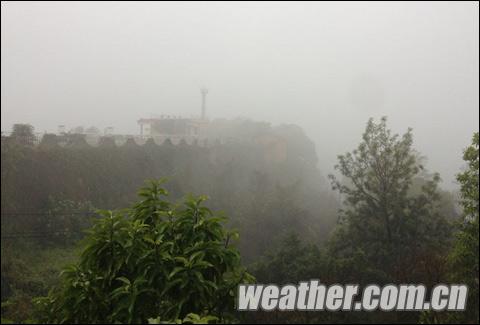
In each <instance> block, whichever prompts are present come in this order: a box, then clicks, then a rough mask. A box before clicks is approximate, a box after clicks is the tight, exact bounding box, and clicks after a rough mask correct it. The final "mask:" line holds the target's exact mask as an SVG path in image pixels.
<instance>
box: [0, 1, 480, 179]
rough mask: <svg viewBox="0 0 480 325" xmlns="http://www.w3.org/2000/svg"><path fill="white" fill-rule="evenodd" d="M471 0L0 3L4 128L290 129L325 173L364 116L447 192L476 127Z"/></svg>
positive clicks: (474, 9)
mask: <svg viewBox="0 0 480 325" xmlns="http://www.w3.org/2000/svg"><path fill="white" fill-rule="evenodd" d="M478 9H479V8H478V3H474V2H457V3H453V2H452V3H399V2H397V3H354V4H352V3H302V2H294V3H293V2H290V3H289V2H281V3H271V2H269V3H266V2H265V3H263V2H262V3H208V2H203V3H150V2H149V3H147V2H145V3H126V2H123V3H119V2H118V3H53V2H52V3H25V2H24V3H14V2H2V13H1V18H2V22H1V27H2V31H1V37H2V39H1V47H2V50H1V54H2V61H1V68H2V72H1V84H2V86H1V87H2V88H1V93H2V94H1V106H2V110H1V117H2V122H1V128H2V131H3V132H8V131H9V130H10V129H11V126H12V124H13V123H30V124H32V125H33V126H34V127H35V129H36V131H37V132H44V131H47V132H56V130H57V126H58V125H60V124H65V125H66V126H67V128H73V127H75V126H78V125H83V126H86V127H88V126H91V125H94V126H97V127H99V128H100V129H103V128H104V127H106V126H113V127H114V128H115V132H116V133H129V134H136V133H138V132H139V129H138V125H137V120H138V119H139V118H142V117H150V116H151V115H160V114H172V115H182V116H191V115H199V114H200V99H201V97H200V91H199V89H200V87H202V86H206V87H208V88H209V90H210V91H209V94H208V97H207V115H208V116H209V118H211V119H215V118H235V117H238V116H241V117H247V118H252V119H254V120H263V121H267V122H271V123H272V124H281V123H294V124H298V125H299V126H301V127H302V128H303V129H304V130H305V132H306V133H307V135H308V136H310V137H311V138H312V140H313V141H315V143H316V146H317V153H318V156H319V166H320V168H321V170H322V172H324V173H328V172H331V171H332V170H333V165H334V164H335V162H336V155H337V154H340V153H344V152H346V151H350V150H351V149H353V148H354V147H355V146H356V145H357V144H358V143H359V142H360V140H361V138H360V136H361V133H362V131H363V129H364V127H365V124H366V122H367V119H368V118H369V117H375V118H379V117H381V116H383V115H386V116H388V118H389V125H390V126H391V127H392V128H393V129H394V130H395V131H396V132H403V131H405V130H406V129H407V127H412V128H413V129H414V140H415V147H416V148H417V149H418V150H419V151H421V152H422V153H423V154H424V155H426V156H427V157H428V163H427V167H428V168H429V169H430V170H432V171H438V172H440V174H441V176H442V178H443V179H444V182H443V186H444V187H445V188H455V187H456V185H455V184H454V174H455V173H456V172H458V170H459V168H460V167H461V166H462V160H461V153H462V148H464V147H465V146H467V145H468V144H469V143H470V139H471V136H472V134H473V132H474V131H476V130H478V127H479V122H478V118H479V113H478V112H479V109H478V107H479V95H478V88H479V82H478V80H479V79H478V78H479V65H478V62H479V52H478V48H479V41H478V39H479V26H478V19H479V17H478V15H479V11H478Z"/></svg>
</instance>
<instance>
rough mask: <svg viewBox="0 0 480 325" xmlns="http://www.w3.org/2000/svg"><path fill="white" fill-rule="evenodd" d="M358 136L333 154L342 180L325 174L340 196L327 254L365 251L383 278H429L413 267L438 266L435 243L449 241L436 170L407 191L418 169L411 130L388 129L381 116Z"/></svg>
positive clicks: (437, 268)
mask: <svg viewBox="0 0 480 325" xmlns="http://www.w3.org/2000/svg"><path fill="white" fill-rule="evenodd" d="M362 140H363V141H362V142H361V143H360V145H359V146H358V148H357V149H355V150H353V152H351V153H346V154H345V155H340V156H338V160H339V163H338V165H337V166H336V169H337V170H338V171H339V172H340V173H341V174H342V176H343V179H342V180H339V179H337V178H336V177H335V176H333V175H330V178H331V180H332V185H333V188H334V189H336V190H339V191H340V193H342V195H343V196H344V202H343V205H344V207H343V209H342V210H341V211H340V213H341V215H340V223H341V226H340V227H338V229H337V232H336V234H335V236H334V238H333V240H332V241H331V249H332V253H334V254H335V255H336V256H338V257H339V261H340V260H341V259H342V257H345V258H348V257H350V256H353V255H357V254H360V255H361V256H365V257H366V258H367V260H368V261H369V263H371V265H372V267H374V268H375V269H377V270H378V271H379V272H380V271H381V272H384V280H385V281H388V280H393V279H395V280H404V281H408V280H409V281H413V280H417V281H424V282H428V281H429V280H430V281H434V280H433V279H426V278H425V277H424V276H425V275H428V274H430V272H425V271H424V270H422V271H419V270H416V269H415V268H418V267H419V265H427V266H426V267H431V268H432V270H430V271H432V272H433V273H434V274H437V273H438V272H440V271H441V270H442V269H443V264H444V261H443V259H442V254H441V251H442V247H440V246H442V245H446V243H447V242H448V241H447V239H448V237H449V236H448V233H449V230H448V229H449V228H448V224H447V222H446V221H445V219H444V218H443V216H441V215H440V213H439V207H438V201H439V200H438V199H439V195H438V191H437V183H438V182H439V181H440V178H439V176H438V174H435V175H434V176H433V177H432V178H431V179H429V180H426V181H425V182H424V184H423V185H422V187H421V189H420V190H419V191H415V192H416V193H412V192H413V191H412V182H413V180H414V179H415V177H417V176H418V174H419V173H420V172H421V170H422V169H423V167H422V165H421V164H420V160H419V158H418V154H417V153H416V152H415V151H414V150H413V148H412V143H413V137H412V131H411V129H409V130H408V131H407V132H406V133H405V134H404V135H403V136H401V137H400V136H399V135H397V134H392V132H391V131H390V130H389V129H388V128H387V119H386V118H385V117H384V118H382V119H381V121H380V122H379V123H378V124H377V123H375V122H374V121H373V119H370V120H369V121H368V123H367V127H366V130H365V132H364V134H363V138H362ZM437 275H438V274H437ZM377 277H378V281H380V280H381V278H382V277H381V275H380V274H379V275H378V276H377ZM430 277H432V276H431V275H430ZM433 277H434V278H435V277H436V276H433Z"/></svg>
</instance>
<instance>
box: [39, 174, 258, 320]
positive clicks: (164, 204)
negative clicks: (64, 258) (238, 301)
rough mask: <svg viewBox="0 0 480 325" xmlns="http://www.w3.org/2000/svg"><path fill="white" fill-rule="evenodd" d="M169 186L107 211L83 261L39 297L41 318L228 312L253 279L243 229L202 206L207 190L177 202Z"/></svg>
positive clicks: (156, 186) (155, 186)
mask: <svg viewBox="0 0 480 325" xmlns="http://www.w3.org/2000/svg"><path fill="white" fill-rule="evenodd" d="M167 194H168V193H167V191H166V190H165V189H163V188H162V187H160V183H158V182H152V183H151V185H150V186H148V187H145V188H142V189H141V191H140V192H139V195H140V197H141V201H140V202H139V203H137V204H136V205H135V206H134V207H133V208H132V209H130V210H127V211H124V212H123V213H122V212H111V211H103V212H102V213H103V216H104V217H103V218H101V219H100V220H98V221H97V223H96V224H95V225H94V226H93V228H92V229H91V230H90V234H89V235H88V237H87V238H86V240H85V247H84V249H83V253H82V255H81V259H80V261H79V262H78V264H76V265H74V266H71V267H68V268H66V269H65V270H64V271H63V278H62V282H61V284H60V286H59V287H57V288H55V289H54V290H53V291H52V292H51V293H50V294H49V296H48V297H45V298H40V299H38V300H37V304H38V306H39V316H40V320H41V321H45V322H48V323H52V322H53V323H115V322H120V323H145V322H147V321H148V320H149V319H150V320H151V322H153V323H158V322H160V321H162V322H163V321H176V320H179V319H185V318H187V320H188V319H190V318H194V319H197V321H198V320H200V319H201V318H200V317H201V316H203V317H207V316H208V317H210V318H208V317H207V318H203V320H205V319H206V320H208V319H210V320H213V319H217V320H220V321H226V320H228V319H229V318H228V317H230V316H229V315H230V314H229V312H232V311H233V308H234V297H235V289H236V287H237V285H238V284H239V283H245V282H249V281H251V280H253V279H252V278H251V276H250V275H249V274H248V273H246V271H245V269H243V268H242V267H241V265H240V255H239V253H238V251H237V250H236V249H235V248H234V247H233V246H232V239H234V237H235V236H236V234H235V233H231V232H227V231H226V230H225V229H224V228H223V227H222V225H221V220H222V218H218V217H216V216H214V215H213V214H212V212H211V211H210V210H209V209H207V208H206V207H204V206H202V202H203V201H204V200H205V197H196V198H194V197H191V198H188V199H187V200H186V201H185V202H184V203H183V204H182V205H181V206H175V205H173V204H171V203H170V202H168V201H166V200H164V199H163V197H164V196H166V195H167ZM191 313H194V314H195V315H198V316H195V315H191ZM212 317H214V318H212Z"/></svg>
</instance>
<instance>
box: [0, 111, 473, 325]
mask: <svg viewBox="0 0 480 325" xmlns="http://www.w3.org/2000/svg"><path fill="white" fill-rule="evenodd" d="M208 136H209V140H208V143H197V142H195V143H187V142H185V141H181V142H180V143H175V144H173V143H172V141H170V140H166V141H164V142H163V143H155V141H153V140H152V139H149V140H147V141H146V142H145V143H137V142H136V141H135V140H134V139H133V138H132V139H128V140H126V141H125V142H124V143H121V144H118V143H116V142H115V141H114V140H113V139H112V138H111V137H108V136H106V137H102V138H100V140H99V141H98V143H97V144H95V145H92V144H89V143H87V141H85V139H84V137H82V135H80V134H67V135H64V136H63V138H62V139H59V136H57V135H54V134H45V135H44V136H43V137H42V140H41V141H40V142H39V143H38V144H37V143H35V141H34V139H33V138H34V136H33V128H32V127H31V126H28V125H20V124H18V125H15V126H14V131H13V132H12V134H11V135H9V136H2V142H1V163H2V164H1V198H2V205H1V215H2V217H1V222H2V227H1V231H2V237H1V238H2V248H1V249H2V260H1V263H2V264H1V281H2V323H3V322H9V321H13V322H32V321H34V322H41V323H115V322H119V323H146V322H150V323H160V322H185V323H205V322H211V323H216V322H221V323H224V322H229V323H236V322H249V323H252V322H254V323H294V322H303V323H353V322H362V323H372V322H376V323H377V322H378V323H389V322H391V323H478V321H479V313H478V309H479V299H478V295H479V292H478V285H479V270H478V265H479V253H478V252H479V238H478V231H479V220H478V218H479V217H478V202H479V192H478V190H479V185H478V184H479V183H478V176H479V175H478V168H479V165H478V164H479V162H478V159H479V157H478V155H479V151H478V145H479V136H478V133H475V134H474V135H473V138H472V143H471V144H467V143H466V144H465V147H466V148H465V150H464V157H463V159H464V161H465V168H464V169H462V170H459V171H458V175H457V180H458V183H459V184H460V191H459V193H454V192H449V191H445V190H442V188H441V186H440V182H441V175H438V174H437V173H435V172H433V171H429V170H427V169H426V168H425V167H424V164H425V162H424V158H423V156H422V154H421V153H419V152H417V151H416V150H415V149H414V134H413V131H412V130H410V129H409V130H407V131H406V132H405V133H404V134H401V135H398V134H395V133H393V132H392V131H391V130H390V129H389V127H388V125H387V119H386V118H382V119H381V120H380V121H375V120H373V119H370V120H369V121H368V122H367V124H366V128H365V130H364V133H363V136H362V137H361V138H360V139H358V143H359V144H358V146H357V148H356V149H354V150H352V151H351V152H347V153H344V154H342V153H339V154H340V155H339V156H338V163H337V165H336V166H335V171H336V172H335V174H333V175H325V174H323V173H322V170H321V169H320V167H319V166H318V164H317V162H318V158H317V153H316V151H315V146H314V144H313V142H312V141H311V140H310V139H309V138H308V137H307V136H306V135H305V134H304V132H303V131H302V129H301V128H299V127H298V126H295V125H281V126H271V125H270V124H268V123H262V122H254V121H250V120H240V119H237V120H216V121H213V122H212V123H211V126H210V129H209V135H208ZM60 274H61V275H60ZM59 275H60V276H59ZM308 279H321V281H322V282H323V283H327V284H333V283H358V284H360V285H366V284H370V283H376V284H379V285H383V284H388V283H423V284H425V285H426V286H427V287H429V288H431V287H433V286H434V285H435V284H438V283H466V284H468V286H469V296H468V304H467V310H466V311H465V312H446V311H445V312H413V311H409V312H389V313H385V312H380V311H378V312H373V313H367V312H361V313H334V312H280V311H274V312H255V313H253V312H238V311H236V310H235V308H234V306H235V295H236V288H237V285H238V284H240V283H275V284H278V285H280V284H287V283H298V282H299V281H305V280H308Z"/></svg>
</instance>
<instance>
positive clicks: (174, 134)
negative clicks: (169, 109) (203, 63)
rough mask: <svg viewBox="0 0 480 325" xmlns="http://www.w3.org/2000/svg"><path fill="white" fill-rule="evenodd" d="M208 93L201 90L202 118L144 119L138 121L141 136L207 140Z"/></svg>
mask: <svg viewBox="0 0 480 325" xmlns="http://www.w3.org/2000/svg"><path fill="white" fill-rule="evenodd" d="M207 93H208V91H207V90H206V89H205V88H203V89H201V94H202V109H201V117H200V118H182V117H177V116H170V115H161V116H160V117H156V118H155V117H152V118H142V119H139V120H138V124H139V126H140V135H141V136H142V137H143V138H157V139H167V138H169V139H171V140H173V141H175V140H179V139H185V140H186V141H189V140H195V139H200V140H202V139H205V138H206V130H207V127H208V124H209V121H208V119H207V118H206V103H205V100H206V95H207Z"/></svg>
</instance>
